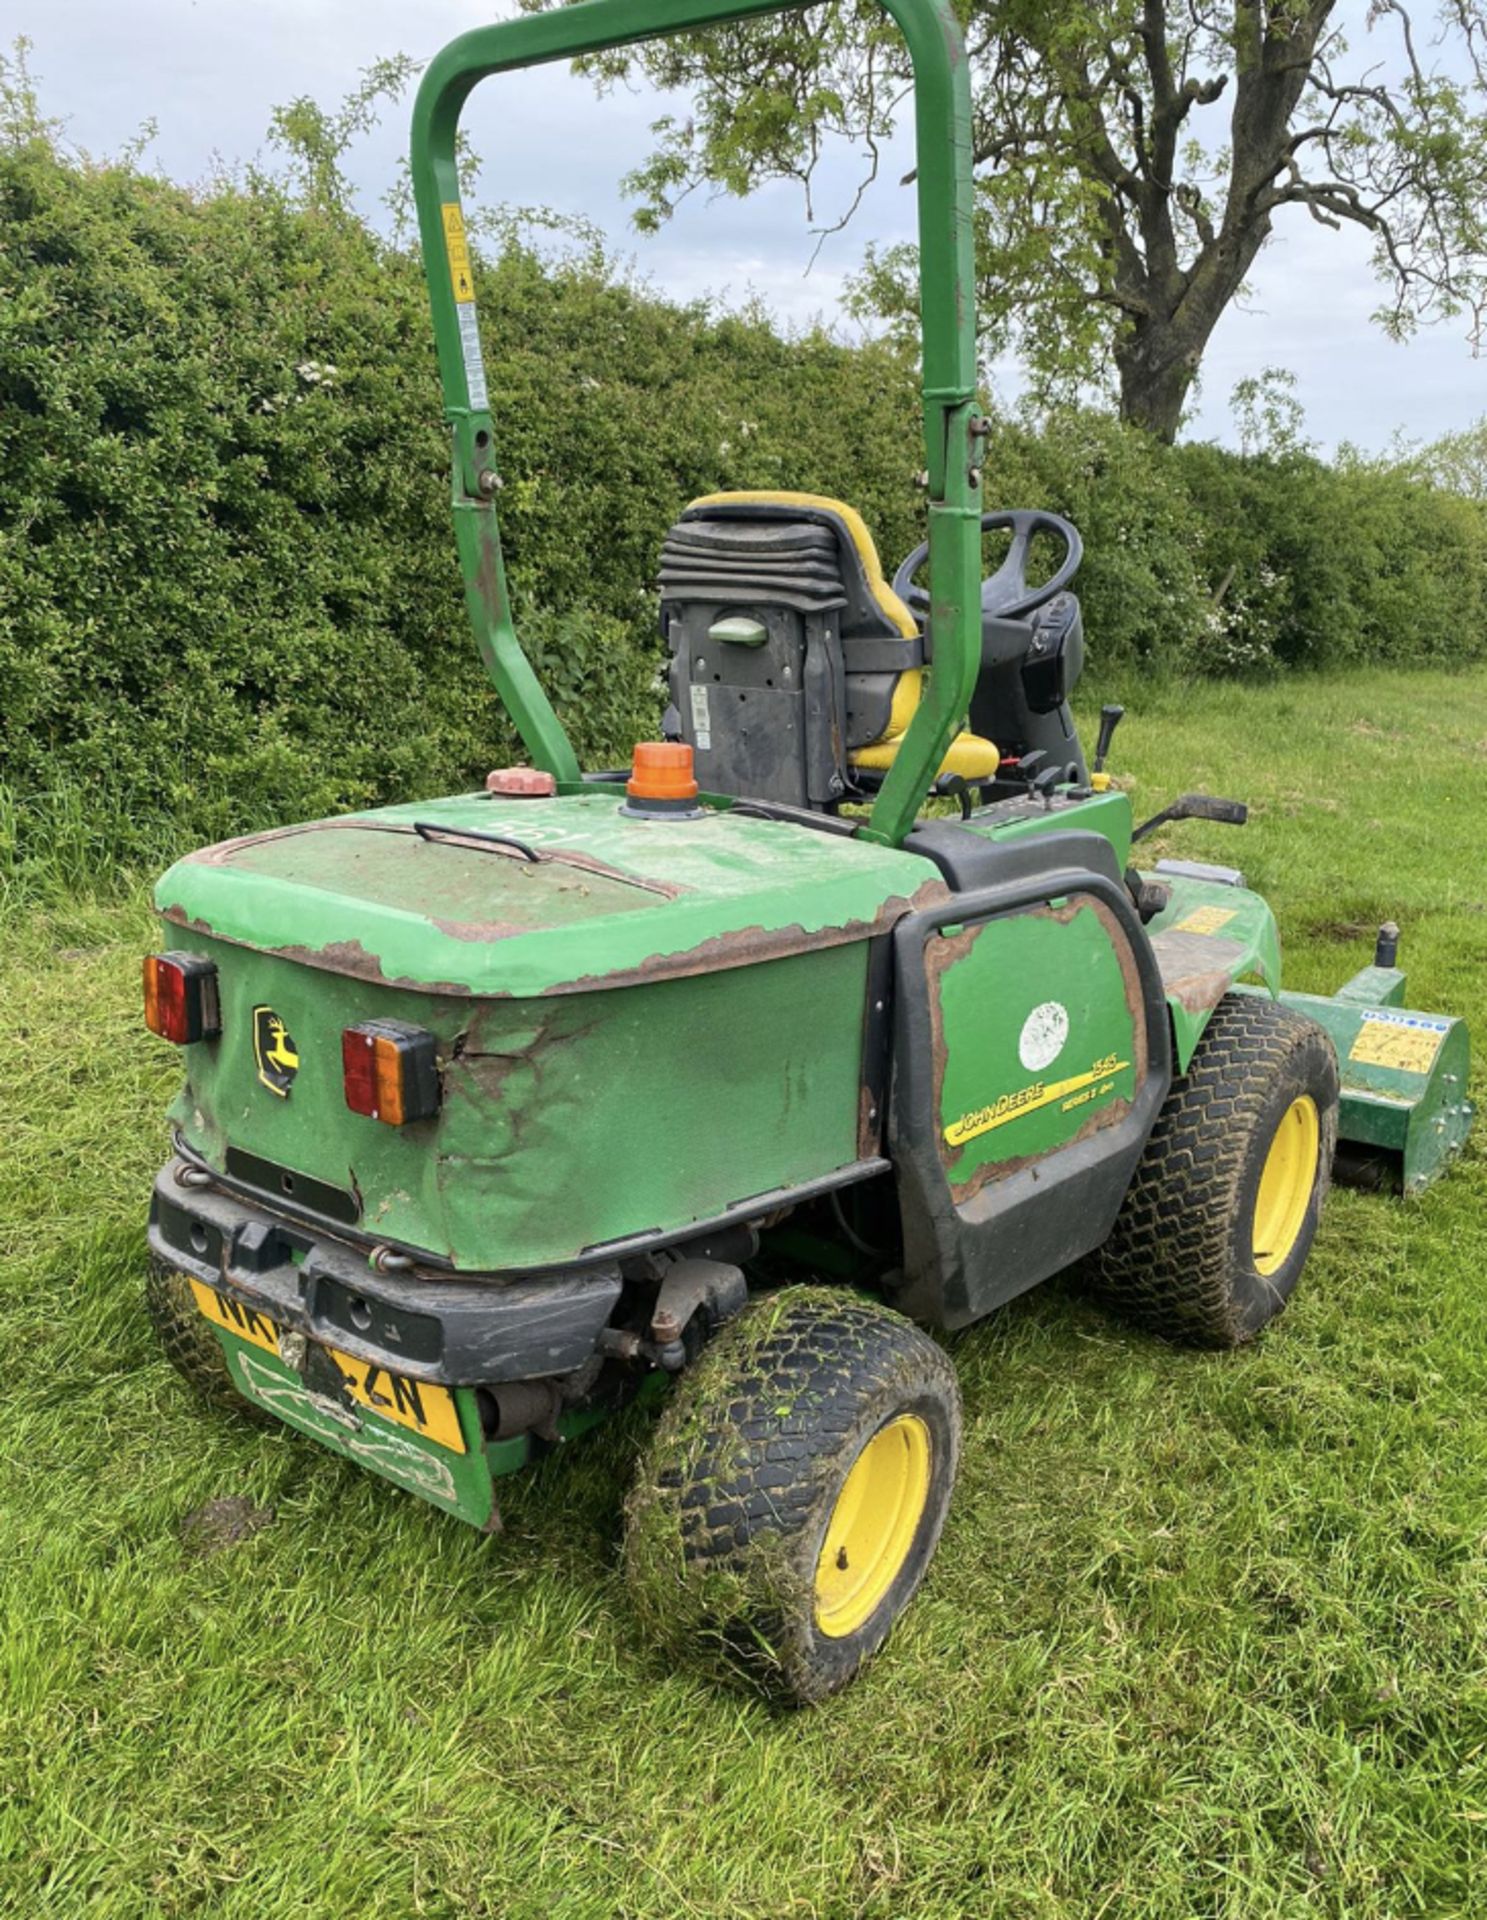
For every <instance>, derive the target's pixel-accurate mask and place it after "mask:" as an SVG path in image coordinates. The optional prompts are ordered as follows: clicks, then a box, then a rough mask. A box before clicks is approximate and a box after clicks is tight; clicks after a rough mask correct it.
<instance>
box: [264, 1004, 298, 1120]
mask: <svg viewBox="0 0 1487 1920" xmlns="http://www.w3.org/2000/svg"><path fill="white" fill-rule="evenodd" d="M253 1059H254V1061H255V1063H256V1064H257V1067H258V1077H259V1079H260V1080H261V1081H262V1082H263V1084H264V1085H265V1086H266V1087H267V1088H268V1090H269V1092H270V1093H276V1094H278V1096H279V1098H280V1099H281V1100H287V1099H288V1097H289V1089H290V1088H291V1087H292V1086H293V1085H294V1076H295V1075H296V1074H297V1073H298V1072H299V1050H298V1048H297V1047H296V1046H295V1044H294V1036H293V1035H292V1034H291V1033H290V1031H289V1029H288V1027H287V1026H285V1024H284V1021H283V1019H282V1017H281V1016H280V1015H279V1014H277V1013H275V1012H274V1010H273V1008H272V1007H255V1008H254V1009H253Z"/></svg>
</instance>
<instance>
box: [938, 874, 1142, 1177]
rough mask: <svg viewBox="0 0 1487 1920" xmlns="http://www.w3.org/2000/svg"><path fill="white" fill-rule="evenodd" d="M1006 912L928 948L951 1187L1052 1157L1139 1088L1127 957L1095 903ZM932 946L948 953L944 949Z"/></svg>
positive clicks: (943, 1140) (943, 937) (944, 1153)
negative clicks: (1068, 909)
mask: <svg viewBox="0 0 1487 1920" xmlns="http://www.w3.org/2000/svg"><path fill="white" fill-rule="evenodd" d="M1070 904H1072V905H1073V911H1072V913H1070V914H1069V915H1068V917H1067V918H1065V917H1062V916H1063V913H1064V907H1063V903H1056V904H1055V908H1054V910H1053V911H1052V912H1050V911H1048V910H1044V909H1039V910H1036V911H1026V912H1020V913H1015V914H1007V915H1004V916H1001V917H998V918H997V919H994V920H989V921H986V922H984V923H983V924H981V925H980V926H978V927H974V928H972V929H970V930H969V931H968V932H966V933H964V934H961V935H960V936H959V937H958V938H957V937H955V936H948V937H947V935H941V936H940V937H939V940H938V942H937V943H932V945H931V948H930V951H929V953H928V955H927V956H926V957H927V959H928V961H929V964H930V966H931V967H932V968H933V967H935V966H939V967H941V969H942V971H941V973H940V1021H941V1026H942V1031H943V1034H944V1040H945V1065H944V1072H943V1077H942V1079H941V1083H940V1125H941V1128H942V1135H941V1153H942V1157H943V1158H944V1161H945V1166H946V1170H947V1172H948V1173H949V1176H950V1179H951V1181H952V1182H953V1183H955V1184H959V1183H961V1182H963V1181H967V1180H971V1179H974V1178H975V1176H976V1174H977V1173H978V1172H979V1171H980V1170H981V1169H982V1168H985V1167H988V1166H996V1165H1000V1164H1002V1163H1004V1162H1006V1161H1009V1160H1022V1159H1025V1158H1027V1157H1029V1156H1038V1155H1042V1154H1046V1153H1051V1152H1053V1151H1054V1150H1055V1149H1057V1148H1058V1147H1061V1146H1063V1145H1065V1144H1066V1143H1067V1142H1068V1141H1069V1140H1071V1139H1072V1138H1073V1137H1074V1135H1075V1134H1076V1133H1078V1132H1079V1130H1080V1129H1081V1128H1082V1127H1085V1126H1087V1125H1088V1124H1089V1122H1090V1121H1091V1120H1092V1119H1094V1118H1095V1117H1096V1116H1097V1115H1098V1114H1099V1113H1100V1112H1101V1110H1102V1109H1104V1108H1106V1107H1108V1106H1109V1105H1110V1104H1111V1103H1112V1102H1113V1101H1116V1100H1129V1099H1130V1098H1131V1097H1132V1096H1133V1095H1134V1093H1135V1091H1136V1028H1135V1019H1134V1017H1133V1015H1132V1011H1131V1008H1130V1005H1129V1003H1128V1000H1127V996H1126V985H1125V978H1124V975H1123V974H1122V971H1121V966H1120V958H1119V955H1118V953H1117V950H1116V948H1115V946H1114V945H1113V944H1112V941H1111V938H1110V934H1109V931H1108V930H1107V927H1106V925H1105V922H1104V920H1103V919H1102V918H1101V916H1100V914H1099V913H1098V912H1097V911H1096V909H1095V908H1094V906H1093V905H1091V904H1089V902H1088V901H1085V902H1084V903H1082V904H1080V903H1070ZM935 944H938V946H939V948H940V949H941V951H940V952H939V953H938V954H937V953H936V951H935Z"/></svg>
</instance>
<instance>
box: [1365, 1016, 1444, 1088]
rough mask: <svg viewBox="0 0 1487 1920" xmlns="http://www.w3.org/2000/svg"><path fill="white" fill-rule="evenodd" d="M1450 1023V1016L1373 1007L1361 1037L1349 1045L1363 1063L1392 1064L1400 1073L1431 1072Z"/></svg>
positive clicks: (1375, 1064) (1369, 1064)
mask: <svg viewBox="0 0 1487 1920" xmlns="http://www.w3.org/2000/svg"><path fill="white" fill-rule="evenodd" d="M1450 1026H1451V1023H1450V1021H1449V1020H1441V1019H1438V1018H1437V1017H1436V1016H1435V1015H1434V1014H1429V1013H1396V1012H1395V1010H1394V1009H1393V1008H1392V1007H1371V1008H1370V1009H1369V1010H1368V1012H1367V1013H1365V1014H1364V1016H1363V1024H1362V1026H1361V1027H1360V1028H1359V1029H1358V1037H1357V1038H1356V1039H1355V1040H1354V1042H1353V1044H1352V1046H1351V1047H1349V1048H1348V1058H1349V1060H1356V1061H1357V1062H1358V1064H1359V1066H1363V1067H1392V1068H1393V1070H1394V1071H1395V1072H1396V1073H1422V1074H1423V1073H1429V1071H1430V1069H1431V1068H1432V1067H1433V1066H1434V1065H1435V1056H1436V1055H1437V1054H1438V1053H1439V1052H1440V1050H1441V1042H1442V1041H1443V1040H1444V1039H1445V1037H1446V1035H1447V1033H1448V1032H1449V1031H1450Z"/></svg>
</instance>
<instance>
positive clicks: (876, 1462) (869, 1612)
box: [816, 1413, 930, 1640]
mask: <svg viewBox="0 0 1487 1920" xmlns="http://www.w3.org/2000/svg"><path fill="white" fill-rule="evenodd" d="M929 1468H930V1439H929V1428H928V1427H927V1426H926V1425H925V1424H924V1422H923V1421H922V1420H921V1419H920V1418H919V1416H918V1414H916V1413H901V1414H900V1415H899V1416H898V1418H897V1419H896V1420H890V1421H889V1422H888V1424H887V1426H886V1427H880V1428H879V1429H878V1431H877V1432H876V1433H875V1434H874V1435H873V1437H872V1439H871V1440H869V1441H868V1443H867V1445H866V1446H865V1447H864V1448H863V1449H862V1451H861V1453H859V1454H858V1456H857V1458H856V1459H855V1460H854V1461H853V1462H852V1470H851V1472H850V1473H849V1474H848V1475H847V1478H846V1480H845V1481H844V1482H843V1484H842V1490H841V1492H840V1493H839V1494H838V1495H837V1497H836V1505H835V1507H833V1509H832V1513H831V1523H830V1525H829V1526H828V1527H827V1529H826V1541H825V1544H824V1545H823V1546H822V1548H821V1558H820V1559H819V1560H818V1561H817V1562H816V1625H817V1626H818V1627H819V1628H820V1629H821V1631H822V1633H824V1634H827V1635H828V1636H829V1637H830V1638H831V1639H833V1640H839V1639H841V1638H842V1637H843V1636H844V1635H845V1634H849V1633H856V1631H857V1629H858V1628H859V1627H860V1626H862V1625H863V1624H864V1622H865V1621H868V1620H870V1619H871V1618H872V1616H873V1615H874V1613H876V1612H877V1610H878V1608H879V1607H880V1606H881V1605H882V1602H883V1596H884V1595H885V1594H886V1593H887V1591H888V1589H889V1588H890V1587H891V1586H892V1585H893V1583H894V1581H895V1580H896V1579H897V1577H898V1574H899V1570H900V1569H901V1568H902V1566H903V1564H904V1562H905V1560H907V1559H908V1557H909V1551H910V1549H911V1548H912V1547H913V1544H914V1539H915V1536H916V1535H917V1533H918V1531H919V1523H920V1521H921V1520H922V1519H923V1517H924V1509H925V1506H926V1504H927V1503H928V1500H929Z"/></svg>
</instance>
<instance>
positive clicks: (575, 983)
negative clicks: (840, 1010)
mask: <svg viewBox="0 0 1487 1920" xmlns="http://www.w3.org/2000/svg"><path fill="white" fill-rule="evenodd" d="M949 897H950V889H949V888H948V887H947V886H946V885H945V883H944V881H943V880H938V879H936V880H927V881H926V882H925V884H924V885H923V886H922V887H916V888H915V890H914V892H913V893H911V894H909V895H907V896H905V895H903V894H894V895H893V896H891V897H890V898H889V899H887V900H885V901H884V902H883V904H882V905H881V906H880V907H879V908H878V910H877V912H876V913H875V914H874V915H873V917H872V919H871V920H847V921H843V922H842V924H841V925H840V926H835V927H817V928H815V929H814V930H813V931H807V929H806V928H805V927H803V926H801V925H800V924H799V922H796V923H795V924H794V925H792V926H788V927H738V928H735V929H734V930H733V931H732V932H730V933H718V934H714V935H713V936H712V937H711V939H708V940H704V941H702V942H701V944H700V945H698V946H695V947H690V948H688V949H687V950H686V951H684V952H682V953H658V954H655V955H653V956H652V957H651V958H650V959H648V960H642V961H641V962H640V964H639V965H638V966H634V967H626V968H623V969H622V970H620V971H618V972H615V973H591V974H585V975H584V976H583V977H582V978H581V979H578V980H567V981H564V982H562V984H561V985H558V986H554V987H550V988H549V989H548V992H549V993H591V992H594V991H595V990H597V989H599V988H608V987H638V986H642V985H643V984H644V983H645V982H646V981H647V980H684V979H686V978H687V977H688V976H689V975H691V974H696V973H718V972H722V971H724V970H725V969H726V968H728V967H751V966H754V965H755V964H757V963H758V962H759V961H761V960H782V959H784V958H785V957H786V956H787V955H789V954H792V953H816V952H819V951H820V950H821V949H822V948H824V947H841V946H847V945H849V944H850V943H851V942H852V941H854V940H871V939H872V938H873V937H874V936H875V935H877V934H881V933H888V932H889V931H891V929H892V928H893V927H895V926H896V925H897V924H898V922H899V921H900V920H902V919H903V918H904V916H905V914H909V913H916V912H918V911H919V910H920V908H922V907H930V906H937V905H938V904H939V903H940V901H942V900H948V899H949Z"/></svg>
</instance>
